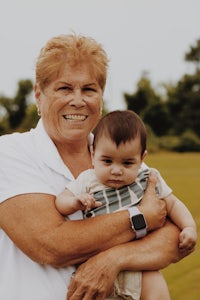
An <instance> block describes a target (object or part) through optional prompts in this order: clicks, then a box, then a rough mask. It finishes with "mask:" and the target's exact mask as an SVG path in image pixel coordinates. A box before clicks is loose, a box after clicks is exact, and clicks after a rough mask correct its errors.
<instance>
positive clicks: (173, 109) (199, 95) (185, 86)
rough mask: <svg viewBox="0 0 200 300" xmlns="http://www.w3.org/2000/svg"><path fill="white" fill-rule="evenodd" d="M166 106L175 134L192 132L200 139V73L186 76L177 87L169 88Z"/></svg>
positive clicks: (172, 130)
mask: <svg viewBox="0 0 200 300" xmlns="http://www.w3.org/2000/svg"><path fill="white" fill-rule="evenodd" d="M166 105H167V108H168V110H169V114H170V116H171V117H170V118H171V120H170V123H171V132H172V133H173V134H178V135H179V134H182V133H183V132H185V131H186V130H192V131H193V132H194V133H195V134H196V135H197V136H199V137H200V71H197V72H196V73H195V74H194V75H184V76H183V77H182V78H181V79H180V80H179V81H178V83H177V85H176V87H174V88H172V87H171V88H169V89H168V99H167V102H166Z"/></svg>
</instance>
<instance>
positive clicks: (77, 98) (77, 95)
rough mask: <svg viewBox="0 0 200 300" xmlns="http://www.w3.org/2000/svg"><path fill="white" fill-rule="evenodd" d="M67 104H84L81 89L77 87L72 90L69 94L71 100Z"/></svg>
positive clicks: (77, 105)
mask: <svg viewBox="0 0 200 300" xmlns="http://www.w3.org/2000/svg"><path fill="white" fill-rule="evenodd" d="M69 104H70V105H71V106H75V107H78V108H80V107H83V106H85V101H84V97H83V95H82V93H81V91H79V90H78V89H77V90H74V92H73V93H72V94H71V100H70V103H69Z"/></svg>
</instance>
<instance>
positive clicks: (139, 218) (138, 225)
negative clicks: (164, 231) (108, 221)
mask: <svg viewBox="0 0 200 300" xmlns="http://www.w3.org/2000/svg"><path fill="white" fill-rule="evenodd" d="M132 223H133V226H134V229H135V230H141V229H145V228H146V227H147V226H146V222H145V219H144V216H143V215H142V214H139V215H135V216H133V217H132Z"/></svg>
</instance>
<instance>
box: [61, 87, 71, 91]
mask: <svg viewBox="0 0 200 300" xmlns="http://www.w3.org/2000/svg"><path fill="white" fill-rule="evenodd" d="M58 90H63V91H70V90H71V88H70V87H69V86H61V87H59V88H58Z"/></svg>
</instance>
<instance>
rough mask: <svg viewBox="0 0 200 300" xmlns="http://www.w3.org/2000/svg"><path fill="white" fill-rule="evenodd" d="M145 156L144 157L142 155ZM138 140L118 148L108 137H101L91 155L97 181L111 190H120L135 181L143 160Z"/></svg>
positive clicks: (122, 144)
mask: <svg viewBox="0 0 200 300" xmlns="http://www.w3.org/2000/svg"><path fill="white" fill-rule="evenodd" d="M144 156H145V155H144ZM144 156H143V157H141V144H140V138H139V137H137V138H135V139H132V140H131V141H128V142H126V143H121V144H120V145H119V146H118V147H117V146H116V144H115V143H114V142H113V141H112V140H111V139H110V138H108V137H105V136H104V137H102V138H101V139H100V140H99V141H98V144H97V145H96V149H95V151H94V154H93V165H94V169H95V173H96V175H97V178H98V179H99V181H100V182H101V183H102V184H104V185H106V186H109V187H112V188H117V189H118V188H121V187H123V186H126V185H129V184H131V183H132V182H134V181H135V179H136V177H137V174H138V170H139V168H140V166H141V163H142V161H143V159H144Z"/></svg>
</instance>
